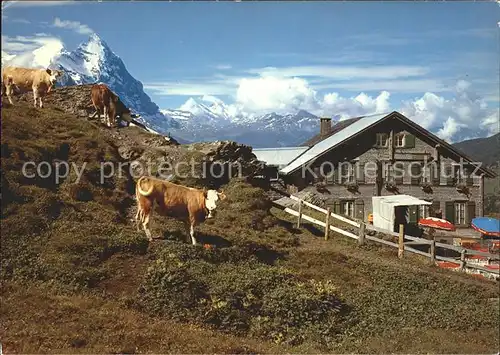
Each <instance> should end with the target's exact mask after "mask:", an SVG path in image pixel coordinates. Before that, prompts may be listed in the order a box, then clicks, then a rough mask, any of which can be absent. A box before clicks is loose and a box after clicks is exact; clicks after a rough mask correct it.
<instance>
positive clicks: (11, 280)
mask: <svg viewBox="0 0 500 355" xmlns="http://www.w3.org/2000/svg"><path fill="white" fill-rule="evenodd" d="M131 129H132V128H130V129H129V128H123V129H121V131H122V133H121V135H120V137H124V136H126V135H128V134H131V131H128V130H131ZM117 135H118V133H117V132H116V130H111V131H110V130H107V129H103V128H101V127H100V126H98V125H97V124H94V123H90V122H87V121H86V120H84V119H79V118H76V117H75V116H74V115H69V114H67V113H65V112H63V111H61V110H59V109H57V107H51V106H50V105H48V106H47V107H46V108H44V109H43V110H40V109H35V108H31V107H30V106H29V104H21V105H18V106H16V107H3V108H2V142H1V143H2V144H1V148H2V149H1V154H2V170H1V186H2V209H1V228H2V230H1V232H2V233H1V243H2V248H1V250H0V257H1V259H2V269H1V274H0V275H1V278H2V285H3V287H2V291H3V292H2V295H1V304H2V308H1V313H0V317H1V322H0V337H1V339H2V345H3V350H4V351H5V352H16V353H27V352H31V353H42V352H43V353H45V352H53V353H54V352H57V353H77V352H78V353H80V352H87V353H101V352H106V353H132V352H154V353H159V352H162V353H166V352H174V353H208V352H210V353H215V352H217V353H257V352H258V353H283V352H294V353H304V352H314V353H318V352H328V353H332V352H338V353H346V352H369V353H388V352H391V353H394V352H406V353H408V352H411V353H418V352H422V353H429V352H431V353H437V352H439V353H443V352H448V353H449V352H454V353H485V352H488V353H489V352H492V351H497V349H498V341H499V337H498V334H497V332H496V329H498V326H499V325H500V324H499V320H498V311H499V310H498V296H499V291H498V283H494V282H491V281H484V280H478V279H476V278H474V277H472V276H469V275H462V274H456V273H452V272H447V271H444V270H439V269H436V268H435V267H433V266H430V265H429V264H428V263H427V260H422V259H420V258H419V257H417V256H410V257H408V258H405V259H404V260H398V259H397V258H396V257H395V254H396V253H397V251H395V250H393V249H386V248H383V247H378V246H374V245H366V246H363V247H358V246H357V245H356V244H355V243H354V242H351V241H350V240H346V239H344V238H343V237H341V236H338V235H333V238H332V240H330V241H328V242H325V241H324V240H323V239H322V238H321V237H318V236H321V231H317V230H315V229H314V228H313V227H312V226H310V225H307V224H306V225H305V228H304V229H301V230H296V229H295V228H293V222H292V221H291V220H290V219H289V217H288V216H287V215H284V214H283V213H282V212H281V211H277V210H274V209H273V208H271V204H270V202H269V200H267V198H266V195H265V193H264V191H263V190H262V189H260V188H258V187H255V186H252V185H251V184H249V183H248V182H246V181H245V180H244V179H233V180H231V181H230V182H229V183H227V184H225V185H224V186H223V188H224V190H225V192H226V194H227V195H228V199H227V200H225V201H223V202H222V203H221V205H220V208H218V213H217V216H216V218H215V219H213V220H208V221H206V222H205V223H204V224H203V225H202V226H200V228H198V229H197V231H199V238H200V240H201V241H202V242H203V243H210V244H213V245H215V247H214V248H212V249H204V248H202V247H194V246H191V245H189V244H187V243H186V242H185V240H186V234H185V231H184V228H183V225H182V223H180V222H176V221H172V220H170V219H168V218H158V217H156V218H154V219H153V232H154V233H155V234H156V235H159V236H161V237H162V239H160V240H156V241H154V242H152V243H148V242H147V240H146V238H145V236H144V234H143V233H138V232H136V230H135V226H133V225H132V223H131V222H130V220H129V218H130V216H131V215H133V214H134V212H135V210H134V208H135V206H134V201H133V199H132V192H133V190H134V179H133V178H132V177H131V176H130V174H129V173H128V172H127V169H124V171H123V172H122V174H121V176H114V177H111V178H108V179H107V180H106V181H105V183H104V184H102V183H101V182H100V179H99V168H100V163H101V162H102V161H110V162H113V163H115V164H118V163H120V162H122V163H124V162H126V160H125V158H124V157H123V154H120V151H119V150H120V144H118V143H117V138H116V137H117ZM144 149H146V148H144ZM151 149H155V148H151ZM175 149H177V150H179V151H183V150H184V149H187V148H185V147H182V146H180V147H177V148H175ZM146 153H148V152H143V154H146ZM155 154H159V153H158V151H157V150H155ZM29 161H33V162H35V163H39V162H41V161H47V162H49V163H50V165H51V166H55V164H56V163H57V162H61V161H67V162H70V163H74V164H76V166H79V167H81V166H82V165H83V163H85V162H86V163H87V165H86V168H85V169H84V173H83V175H82V178H81V180H80V181H79V182H78V183H75V178H76V174H75V173H74V171H73V172H72V173H71V174H70V175H69V176H68V177H67V178H66V179H63V180H62V181H59V182H56V181H55V179H54V178H55V176H54V175H49V177H48V178H45V179H44V178H34V179H30V178H27V177H25V176H24V175H23V173H22V167H23V164H24V163H25V162H29ZM42 172H44V171H42ZM491 299H495V300H494V301H491ZM471 339H472V340H471Z"/></svg>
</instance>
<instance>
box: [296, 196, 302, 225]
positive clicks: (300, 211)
mask: <svg viewBox="0 0 500 355" xmlns="http://www.w3.org/2000/svg"><path fill="white" fill-rule="evenodd" d="M301 219H302V200H299V216H298V217H297V228H300V220H301Z"/></svg>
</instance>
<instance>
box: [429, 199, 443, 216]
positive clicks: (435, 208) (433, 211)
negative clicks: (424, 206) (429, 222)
mask: <svg viewBox="0 0 500 355" xmlns="http://www.w3.org/2000/svg"><path fill="white" fill-rule="evenodd" d="M440 210H441V202H440V201H432V205H431V210H430V211H429V216H431V217H436V216H437V214H438V213H439V211H440ZM441 217H442V216H441Z"/></svg>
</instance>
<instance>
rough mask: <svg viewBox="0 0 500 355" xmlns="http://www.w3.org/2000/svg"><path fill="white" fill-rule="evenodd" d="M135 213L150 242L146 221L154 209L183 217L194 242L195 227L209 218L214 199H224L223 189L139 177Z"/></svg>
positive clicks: (161, 212)
mask: <svg viewBox="0 0 500 355" xmlns="http://www.w3.org/2000/svg"><path fill="white" fill-rule="evenodd" d="M135 195H136V199H137V214H136V216H135V220H136V226H137V230H140V228H139V225H140V224H142V227H143V229H144V232H145V233H146V236H147V237H148V239H149V240H150V241H151V240H152V239H153V238H152V236H151V231H150V230H149V228H148V226H149V222H150V219H151V215H152V213H153V209H154V208H156V209H157V211H158V213H159V214H160V215H164V216H168V217H173V218H175V219H178V220H183V221H184V223H185V224H186V227H187V228H188V229H189V235H190V237H191V242H192V243H193V245H196V244H197V241H196V238H195V236H194V227H196V226H197V225H198V224H200V223H202V222H204V221H205V219H206V218H212V217H213V216H214V213H215V208H216V207H217V201H222V200H224V199H225V198H226V195H225V194H224V192H223V191H221V192H218V191H217V190H205V189H204V190H200V189H195V188H192V187H187V186H182V185H178V184H174V183H172V182H170V181H166V180H161V179H158V178H154V177H151V176H143V177H141V178H139V180H138V181H137V184H136V190H135Z"/></svg>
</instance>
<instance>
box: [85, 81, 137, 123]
mask: <svg viewBox="0 0 500 355" xmlns="http://www.w3.org/2000/svg"><path fill="white" fill-rule="evenodd" d="M91 97H92V104H93V105H94V108H95V110H96V112H95V113H94V114H93V115H92V117H91V118H94V117H95V116H96V115H100V114H101V112H102V113H103V114H104V118H105V120H106V124H107V125H108V127H112V126H114V125H115V123H116V120H115V119H116V116H117V115H118V116H119V117H120V118H121V119H124V120H126V121H128V122H130V121H131V120H132V117H131V116H130V109H128V108H127V107H126V106H125V105H124V104H123V102H121V100H120V98H119V97H118V95H116V94H115V93H114V92H113V91H111V89H110V88H109V87H108V86H107V85H106V84H95V85H93V86H92V89H91Z"/></svg>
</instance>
